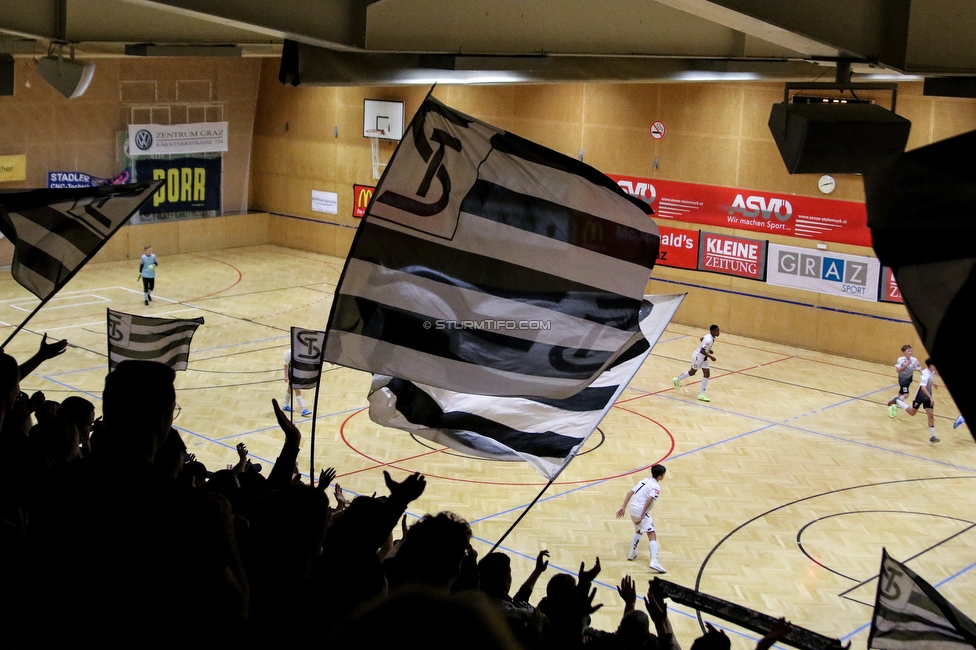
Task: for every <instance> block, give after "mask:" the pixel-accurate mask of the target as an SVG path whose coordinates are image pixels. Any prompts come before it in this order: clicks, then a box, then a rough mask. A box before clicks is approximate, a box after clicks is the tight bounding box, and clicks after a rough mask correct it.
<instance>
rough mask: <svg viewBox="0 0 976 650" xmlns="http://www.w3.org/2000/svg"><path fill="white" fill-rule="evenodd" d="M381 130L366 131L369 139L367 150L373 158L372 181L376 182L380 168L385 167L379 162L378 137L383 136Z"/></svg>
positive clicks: (384, 164) (379, 174) (384, 132)
mask: <svg viewBox="0 0 976 650" xmlns="http://www.w3.org/2000/svg"><path fill="white" fill-rule="evenodd" d="M385 134H386V131H384V130H383V129H366V137H368V138H369V149H370V153H371V154H372V157H373V180H376V181H378V180H379V179H380V176H381V172H380V168H381V167H386V163H381V162H380V136H381V135H385Z"/></svg>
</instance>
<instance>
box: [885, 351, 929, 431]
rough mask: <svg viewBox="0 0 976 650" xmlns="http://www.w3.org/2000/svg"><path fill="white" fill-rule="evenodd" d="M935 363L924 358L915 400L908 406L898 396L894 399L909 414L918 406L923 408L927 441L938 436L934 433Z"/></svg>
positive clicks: (913, 413)
mask: <svg viewBox="0 0 976 650" xmlns="http://www.w3.org/2000/svg"><path fill="white" fill-rule="evenodd" d="M934 390H935V364H934V363H932V359H926V360H925V370H923V371H922V378H921V379H919V386H918V392H917V393H916V394H915V400H914V401H913V402H912V405H911V406H909V405H908V404H906V403H905V402H903V401H902V400H901V399H900V398H899V399H898V400H896V401H895V403H896V404H898V406H900V407H901V408H903V409H905V412H906V413H908V414H909V415H915V414H916V413H918V409H919V408H923V409H925V415H926V417H927V418H928V421H929V442H938V441H939V438H938V437H937V436H936V435H935V396H934V395H933V391H934Z"/></svg>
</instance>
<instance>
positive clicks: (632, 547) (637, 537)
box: [630, 533, 641, 553]
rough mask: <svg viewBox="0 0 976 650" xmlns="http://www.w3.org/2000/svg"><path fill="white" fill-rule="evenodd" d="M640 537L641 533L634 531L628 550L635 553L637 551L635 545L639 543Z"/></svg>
mask: <svg viewBox="0 0 976 650" xmlns="http://www.w3.org/2000/svg"><path fill="white" fill-rule="evenodd" d="M640 538H641V534H640V533H634V539H632V540H630V552H631V553H636V552H637V545H638V544H640Z"/></svg>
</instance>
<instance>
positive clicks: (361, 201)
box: [352, 185, 376, 219]
mask: <svg viewBox="0 0 976 650" xmlns="http://www.w3.org/2000/svg"><path fill="white" fill-rule="evenodd" d="M375 190H376V188H375V187H370V186H369V185H353V186H352V216H354V217H356V218H357V219H362V218H363V217H364V216H365V215H366V208H367V206H369V201H370V199H372V198H373V192H374V191H375Z"/></svg>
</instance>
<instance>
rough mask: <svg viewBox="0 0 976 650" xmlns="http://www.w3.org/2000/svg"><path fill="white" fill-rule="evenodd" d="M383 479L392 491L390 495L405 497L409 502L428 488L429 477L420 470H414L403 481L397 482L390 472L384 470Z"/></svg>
mask: <svg viewBox="0 0 976 650" xmlns="http://www.w3.org/2000/svg"><path fill="white" fill-rule="evenodd" d="M383 479H384V480H385V481H386V488H387V489H388V490H389V491H390V496H391V497H397V498H400V499H403V500H404V501H405V502H407V503H410V502H411V501H413V500H415V499H417V498H418V497H419V496H420V495H421V494H423V493H424V490H425V489H426V488H427V479H425V478H424V477H423V475H421V473H420V472H414V473H413V474H411V475H410V476H408V477H407V478H405V479H403V482H401V483H397V482H396V481H394V480H393V478H392V477H391V476H390V473H389V472H387V471H386V470H383Z"/></svg>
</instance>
